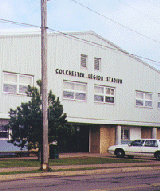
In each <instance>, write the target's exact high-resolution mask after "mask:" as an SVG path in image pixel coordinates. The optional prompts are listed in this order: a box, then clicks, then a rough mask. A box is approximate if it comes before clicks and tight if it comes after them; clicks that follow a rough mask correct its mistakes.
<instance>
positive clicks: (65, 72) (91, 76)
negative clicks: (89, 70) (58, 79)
mask: <svg viewBox="0 0 160 191" xmlns="http://www.w3.org/2000/svg"><path fill="white" fill-rule="evenodd" d="M55 72H56V74H63V75H69V76H75V77H80V78H85V77H86V76H85V74H84V73H82V72H76V71H72V70H62V69H58V68H57V69H56V70H55ZM87 78H89V79H94V80H98V81H107V82H113V83H118V84H122V79H119V78H113V77H105V78H104V77H103V76H99V75H94V74H88V76H87Z"/></svg>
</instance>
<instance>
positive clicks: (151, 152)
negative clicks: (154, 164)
mask: <svg viewBox="0 0 160 191" xmlns="http://www.w3.org/2000/svg"><path fill="white" fill-rule="evenodd" d="M108 152H109V153H111V154H114V155H116V157H118V158H124V156H128V158H133V157H134V156H152V157H155V158H156V159H157V160H160V140H159V139H139V140H135V141H132V142H131V143H130V144H128V145H114V146H111V147H109V149H108Z"/></svg>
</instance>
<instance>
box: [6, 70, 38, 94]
mask: <svg viewBox="0 0 160 191" xmlns="http://www.w3.org/2000/svg"><path fill="white" fill-rule="evenodd" d="M5 75H13V77H16V82H12V81H10V80H8V81H7V80H5ZM2 76H3V86H2V92H3V93H4V94H17V95H18V94H19V95H26V92H23V91H22V92H20V91H21V90H20V89H21V88H20V86H24V87H25V86H26V87H28V85H31V86H33V81H34V76H33V75H28V74H18V73H12V72H6V71H3V75H2ZM20 77H29V78H31V83H30V84H28V83H23V82H20ZM5 85H6V86H7V85H8V86H15V90H16V91H15V92H14V91H13V92H12V91H5V90H4V89H5V87H4V86H5Z"/></svg>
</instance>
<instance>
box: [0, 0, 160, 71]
mask: <svg viewBox="0 0 160 191" xmlns="http://www.w3.org/2000/svg"><path fill="white" fill-rule="evenodd" d="M75 1H76V2H77V3H75ZM75 1H74V0H49V1H48V3H47V6H48V27H49V28H52V29H54V30H56V31H63V32H64V31H90V30H92V31H94V32H96V33H97V34H98V35H101V36H103V37H104V38H106V39H107V40H109V41H111V42H113V43H114V44H116V45H117V46H119V47H121V48H122V49H124V50H126V51H128V52H129V53H131V54H135V55H138V56H141V57H145V58H148V59H152V60H154V61H157V62H156V63H154V62H149V61H147V60H146V62H147V63H149V64H152V65H153V66H154V67H156V68H157V69H159V70H160V1H159V0H75ZM78 3H80V4H82V5H83V6H82V5H80V4H78ZM85 7H88V8H90V10H89V9H87V8H85ZM91 10H93V11H91ZM95 11H96V12H97V13H99V15H98V14H97V13H95ZM0 19H6V20H11V21H16V22H21V23H28V24H32V25H36V26H40V25H41V11H40V0H0ZM13 28H24V27H21V26H18V25H13V24H9V23H2V22H0V29H7V30H8V29H13ZM145 36H146V37H145ZM158 37H159V38H158ZM158 62H159V63H158Z"/></svg>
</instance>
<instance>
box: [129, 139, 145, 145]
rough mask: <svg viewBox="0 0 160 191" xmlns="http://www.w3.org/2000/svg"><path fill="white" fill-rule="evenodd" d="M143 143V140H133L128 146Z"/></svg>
mask: <svg viewBox="0 0 160 191" xmlns="http://www.w3.org/2000/svg"><path fill="white" fill-rule="evenodd" d="M143 144H144V140H135V141H133V142H131V143H130V146H142V145H143Z"/></svg>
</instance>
